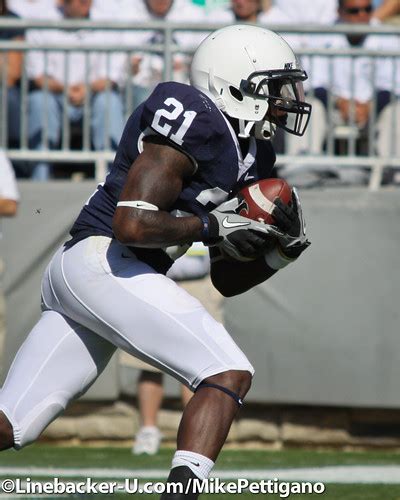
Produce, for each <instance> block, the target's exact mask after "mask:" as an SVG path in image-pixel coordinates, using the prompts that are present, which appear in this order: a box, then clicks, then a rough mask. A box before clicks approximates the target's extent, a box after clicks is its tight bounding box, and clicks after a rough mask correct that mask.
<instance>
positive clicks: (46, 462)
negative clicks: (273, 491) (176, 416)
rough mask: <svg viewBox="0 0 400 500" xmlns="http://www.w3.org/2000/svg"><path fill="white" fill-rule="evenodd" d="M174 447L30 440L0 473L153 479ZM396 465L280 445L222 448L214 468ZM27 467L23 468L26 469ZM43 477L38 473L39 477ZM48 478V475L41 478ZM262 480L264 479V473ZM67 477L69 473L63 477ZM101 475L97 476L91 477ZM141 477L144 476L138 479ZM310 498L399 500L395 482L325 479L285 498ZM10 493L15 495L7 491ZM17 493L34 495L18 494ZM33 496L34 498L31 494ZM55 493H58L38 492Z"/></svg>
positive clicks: (380, 456) (391, 458)
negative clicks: (138, 449) (138, 453)
mask: <svg viewBox="0 0 400 500" xmlns="http://www.w3.org/2000/svg"><path fill="white" fill-rule="evenodd" d="M172 454H173V451H172V450H170V449H163V450H161V452H160V453H159V454H158V455H156V456H154V457H148V456H144V457H134V456H133V455H132V454H131V452H130V449H128V448H113V447H110V448H89V447H71V448H64V447H56V446H45V445H34V446H31V447H28V448H26V449H24V450H22V451H20V452H15V451H7V452H4V453H2V454H0V476H1V479H0V481H1V480H2V479H4V477H20V478H21V479H24V478H26V477H31V478H32V479H37V478H38V476H37V477H36V476H35V474H32V471H30V470H29V468H30V467H37V468H49V467H50V468H57V469H71V468H73V469H82V468H84V469H88V468H90V469H96V470H97V471H99V470H100V473H102V471H104V475H105V478H104V479H103V480H105V479H107V478H109V477H112V470H113V469H124V470H128V471H132V473H131V477H135V470H136V469H140V470H145V471H149V478H153V475H152V470H155V469H157V470H166V469H168V468H169V464H170V461H171V457H172ZM363 464H364V465H400V453H396V452H391V451H388V452H385V451H370V452H351V453H350V452H339V451H310V450H299V449H295V450H285V451H263V450H254V451H253V450H226V451H224V452H223V453H222V454H221V456H220V458H219V460H218V463H217V466H216V469H217V470H220V471H225V472H226V471H231V470H233V471H238V470H240V471H243V477H246V470H251V469H257V470H260V469H261V470H263V469H273V468H294V467H311V466H313V467H322V466H331V465H363ZM5 467H7V468H10V467H11V468H12V467H18V468H19V469H23V472H24V473H23V474H15V473H14V474H12V473H11V474H10V472H9V471H7V472H6V473H5V472H4V468H5ZM25 468H26V471H25ZM42 477H43V476H42ZM46 479H47V480H49V477H47V478H46ZM265 479H269V478H268V477H266V478H265ZM64 480H65V481H70V480H71V478H70V477H66V478H64ZM101 480H102V479H101V478H100V479H99V478H97V477H96V481H101ZM140 480H141V481H145V479H144V478H143V479H142V478H141V479H140ZM94 496H99V495H82V494H81V495H70V496H69V498H78V497H79V498H80V499H82V498H94ZM100 496H101V497H103V498H109V497H110V498H113V499H114V500H127V499H128V498H131V499H133V498H143V495H135V494H130V495H128V494H126V495H122V494H114V495H110V496H108V495H100ZM147 496H150V497H151V498H158V495H147ZM235 496H237V495H228V494H219V495H202V496H201V497H200V498H201V499H202V500H211V499H213V498H214V499H215V498H216V497H218V498H219V499H225V498H226V499H227V498H233V497H235ZM260 496H264V497H266V496H268V497H272V498H279V495H254V494H250V493H243V494H241V495H240V497H241V498H243V500H250V499H251V498H254V497H260ZM306 497H307V498H309V497H315V498H324V499H326V500H333V499H343V500H400V484H398V485H389V484H387V485H385V484H330V483H327V484H326V490H325V492H324V493H323V494H321V495H316V494H313V495H310V494H308V495H300V494H298V495H290V496H289V498H296V499H303V498H306ZM0 498H8V497H7V495H4V494H0ZM9 498H16V496H13V497H12V496H10V497H9ZM18 498H21V499H22V498H25V499H26V498H33V497H29V496H24V495H21V494H20V495H18ZM35 498H38V497H35ZM40 498H47V499H50V498H57V497H51V496H47V497H40Z"/></svg>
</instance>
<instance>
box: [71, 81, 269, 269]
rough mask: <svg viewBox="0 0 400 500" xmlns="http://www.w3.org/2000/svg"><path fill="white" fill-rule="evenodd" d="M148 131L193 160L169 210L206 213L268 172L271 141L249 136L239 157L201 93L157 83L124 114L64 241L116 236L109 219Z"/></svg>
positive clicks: (153, 255)
mask: <svg viewBox="0 0 400 500" xmlns="http://www.w3.org/2000/svg"><path fill="white" fill-rule="evenodd" d="M148 135H161V136H163V137H165V138H166V140H167V141H168V142H169V143H170V144H171V145H173V146H174V147H176V148H178V149H179V150H180V151H182V152H183V153H185V154H186V155H187V156H188V157H189V158H190V159H191V161H192V163H193V175H192V177H191V178H190V180H186V181H185V183H184V186H183V189H182V191H181V193H180V195H179V197H178V199H177V200H176V202H175V203H174V205H173V206H171V208H170V210H171V212H175V211H180V212H186V213H190V214H203V213H205V212H209V211H210V210H212V209H213V208H215V207H216V206H218V205H219V204H220V203H222V202H223V201H225V200H227V199H228V198H229V196H230V195H232V193H235V192H236V191H237V190H238V189H240V188H241V187H242V186H244V185H245V184H249V183H251V182H254V181H255V180H258V179H260V178H267V177H270V175H271V170H272V168H273V165H274V162H275V153H274V151H273V148H272V145H271V144H270V143H269V142H265V141H256V140H255V139H250V141H249V150H248V153H247V155H246V157H245V158H244V159H243V158H242V153H241V150H240V146H239V143H238V140H237V138H236V134H235V132H234V131H233V129H232V127H231V125H230V124H229V122H228V121H227V119H226V118H225V117H224V115H223V114H222V113H221V111H220V110H219V109H218V108H217V107H216V105H215V104H214V103H213V102H212V101H211V100H210V99H209V98H208V97H207V96H206V95H204V94H203V93H202V92H200V91H199V90H197V89H195V88H194V87H192V86H190V85H184V84H181V83H176V82H167V83H161V84H159V85H158V86H157V87H156V89H155V90H154V92H153V93H152V94H151V96H150V97H149V98H148V99H147V101H145V102H144V103H143V104H141V105H140V106H139V107H138V108H137V109H136V110H135V111H134V112H133V113H132V115H131V116H130V118H129V119H128V122H127V124H126V126H125V129H124V132H123V135H122V138H121V141H120V144H119V146H118V150H117V153H116V157H115V160H114V163H113V166H112V168H111V171H110V173H109V174H108V175H107V178H106V181H105V183H104V184H101V185H99V186H98V189H97V191H96V192H95V193H94V195H93V196H92V197H91V198H90V199H89V201H88V202H87V204H86V205H85V206H84V207H83V209H82V211H81V213H80V214H79V216H78V218H77V220H76V222H75V224H74V226H73V227H72V229H71V235H72V237H73V239H72V240H71V241H70V242H68V244H73V243H74V242H76V241H79V240H81V239H83V238H85V237H87V236H89V235H96V234H97V235H106V236H110V237H114V235H113V232H112V219H113V216H114V212H115V209H116V206H117V203H118V201H119V197H120V193H121V191H122V188H123V186H124V184H125V180H126V176H127V173H128V171H129V169H130V168H131V166H132V164H133V163H134V161H135V160H136V158H137V157H138V155H139V154H140V153H141V151H142V140H143V138H144V137H145V136H148ZM133 168H134V167H133ZM130 248H131V250H132V251H134V253H135V254H136V255H138V257H139V258H140V259H142V260H144V261H145V262H148V263H149V264H151V265H152V266H153V267H154V268H155V269H156V270H157V271H159V272H166V270H167V269H168V266H170V265H171V264H172V261H171V260H170V259H169V257H168V256H167V254H166V253H165V252H164V250H162V249H143V248H141V249H139V248H132V247H130Z"/></svg>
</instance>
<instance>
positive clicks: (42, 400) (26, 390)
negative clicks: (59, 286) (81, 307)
mask: <svg viewBox="0 0 400 500" xmlns="http://www.w3.org/2000/svg"><path fill="white" fill-rule="evenodd" d="M114 351H115V347H114V346H113V345H112V344H110V343H109V342H107V341H106V340H104V339H102V338H101V337H99V336H98V335H96V334H95V333H93V332H91V331H90V330H88V329H87V328H85V327H82V326H80V325H78V324H77V323H75V322H74V321H71V320H70V319H67V318H65V317H64V316H63V315H61V314H59V313H57V312H54V311H45V312H44V313H42V316H41V318H40V320H39V322H38V323H37V324H36V325H35V327H34V328H33V330H32V331H31V332H30V334H29V335H28V337H27V339H26V340H25V342H24V343H23V345H22V346H21V348H20V350H19V351H18V353H17V355H16V357H15V359H14V361H13V363H12V365H11V367H10V370H9V373H8V375H7V379H6V381H5V383H4V385H3V387H2V389H1V391H0V449H7V448H10V447H12V446H14V447H15V448H16V449H20V448H22V447H23V446H26V445H27V444H29V443H31V442H33V441H35V440H36V439H37V438H38V436H39V435H40V434H41V432H42V431H43V430H44V429H45V428H46V427H47V426H48V425H49V424H50V423H51V422H52V421H53V420H54V419H55V418H56V417H57V416H58V415H59V414H60V413H61V412H62V411H64V410H65V408H66V406H67V405H68V403H69V402H70V401H71V400H72V399H74V398H77V397H79V396H80V395H81V394H83V393H84V392H85V391H86V390H87V389H88V388H89V387H90V385H91V384H92V383H93V382H94V381H95V380H96V378H97V377H98V375H99V374H100V373H101V372H102V371H103V369H104V368H105V366H106V365H107V363H108V361H109V360H110V358H111V356H112V354H113V353H114Z"/></svg>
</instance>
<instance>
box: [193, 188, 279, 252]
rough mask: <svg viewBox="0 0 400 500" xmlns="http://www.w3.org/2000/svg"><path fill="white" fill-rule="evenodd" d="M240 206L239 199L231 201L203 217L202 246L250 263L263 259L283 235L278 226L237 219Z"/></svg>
mask: <svg viewBox="0 0 400 500" xmlns="http://www.w3.org/2000/svg"><path fill="white" fill-rule="evenodd" d="M239 203H240V202H239V200H238V198H232V199H231V200H228V201H225V202H224V203H222V204H221V205H219V206H218V207H217V208H215V209H214V210H212V211H211V212H210V213H209V214H207V215H203V216H201V220H202V222H203V242H204V243H205V245H207V246H218V247H219V248H220V249H221V250H222V251H224V252H225V253H226V254H228V255H229V256H230V257H233V258H234V259H236V260H240V261H248V260H253V259H255V258H257V257H258V256H260V255H264V253H265V252H266V250H267V248H268V247H269V246H270V245H271V242H272V241H275V238H277V237H283V236H284V233H283V232H282V231H280V230H279V229H278V228H277V227H275V226H272V225H269V224H264V223H262V222H258V221H254V220H252V219H249V218H247V217H242V216H241V215H238V214H237V213H236V210H237V208H238V206H239Z"/></svg>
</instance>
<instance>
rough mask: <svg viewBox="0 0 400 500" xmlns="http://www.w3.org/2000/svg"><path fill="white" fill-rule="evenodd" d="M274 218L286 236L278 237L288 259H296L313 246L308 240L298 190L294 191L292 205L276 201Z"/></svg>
mask: <svg viewBox="0 0 400 500" xmlns="http://www.w3.org/2000/svg"><path fill="white" fill-rule="evenodd" d="M274 204H275V208H274V210H273V212H272V216H273V217H274V219H275V221H276V225H277V226H278V227H279V229H281V230H282V231H283V232H284V233H285V234H284V235H283V236H278V240H279V243H280V246H281V250H282V252H283V253H284V255H286V256H287V257H289V258H291V259H296V258H297V257H298V256H299V255H300V254H301V253H302V252H304V250H305V249H306V248H307V247H309V246H310V245H311V243H310V242H309V241H308V240H307V238H306V224H305V221H304V217H303V211H302V208H301V204H300V198H299V195H298V193H297V190H296V188H293V189H292V203H291V205H285V204H284V203H283V202H282V200H281V199H280V198H275V200H274Z"/></svg>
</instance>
